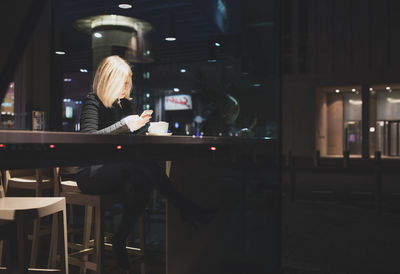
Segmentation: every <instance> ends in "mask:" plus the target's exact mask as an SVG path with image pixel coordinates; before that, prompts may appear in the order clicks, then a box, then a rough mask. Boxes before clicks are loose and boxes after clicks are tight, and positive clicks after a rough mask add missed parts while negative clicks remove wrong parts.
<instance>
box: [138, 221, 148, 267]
mask: <svg viewBox="0 0 400 274" xmlns="http://www.w3.org/2000/svg"><path fill="white" fill-rule="evenodd" d="M145 236H146V234H145V231H144V220H143V217H140V218H139V239H140V250H141V253H142V257H143V261H142V263H141V264H140V273H141V274H146V257H145V248H146V247H145V244H146V243H145V241H146V238H145Z"/></svg>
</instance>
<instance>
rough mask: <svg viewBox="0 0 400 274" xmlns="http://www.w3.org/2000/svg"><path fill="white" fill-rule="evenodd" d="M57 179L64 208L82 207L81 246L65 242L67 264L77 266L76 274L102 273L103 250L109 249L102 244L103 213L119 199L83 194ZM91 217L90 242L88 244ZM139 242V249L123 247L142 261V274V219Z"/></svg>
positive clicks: (142, 271)
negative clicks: (78, 270)
mask: <svg viewBox="0 0 400 274" xmlns="http://www.w3.org/2000/svg"><path fill="white" fill-rule="evenodd" d="M58 178H59V180H60V185H61V193H60V196H62V197H65V198H66V203H67V204H68V205H74V206H84V207H85V219H84V228H83V237H82V239H83V240H82V243H81V244H79V243H74V242H69V244H68V246H69V248H70V249H71V250H72V252H71V253H70V254H69V263H70V264H71V265H75V266H78V267H79V268H80V273H86V271H87V270H92V271H95V272H96V273H104V269H103V263H104V250H111V249H112V244H111V243H105V241H104V238H105V237H104V211H105V210H106V209H107V208H111V206H112V205H114V204H115V203H117V202H118V201H119V197H118V196H117V195H94V194H85V193H82V192H81V191H80V189H79V188H78V185H77V183H76V182H75V181H62V180H61V177H60V176H58ZM93 213H94V233H93V234H94V235H93V238H94V239H93V240H91V230H92V222H93ZM71 231H73V230H71ZM71 238H72V237H71ZM139 238H140V243H139V248H134V247H128V246H127V247H126V249H127V252H128V254H133V255H138V256H140V258H141V259H142V262H141V266H140V269H141V274H145V273H146V269H145V260H144V253H145V236H144V223H143V218H142V217H141V218H140V219H139ZM89 255H94V261H93V262H91V261H89V258H88V256H89Z"/></svg>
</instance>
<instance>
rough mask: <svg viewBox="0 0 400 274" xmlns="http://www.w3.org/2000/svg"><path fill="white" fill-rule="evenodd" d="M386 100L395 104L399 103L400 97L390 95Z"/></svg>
mask: <svg viewBox="0 0 400 274" xmlns="http://www.w3.org/2000/svg"><path fill="white" fill-rule="evenodd" d="M386 100H387V101H388V102H389V103H393V104H398V103H400V99H397V98H391V97H388V98H386Z"/></svg>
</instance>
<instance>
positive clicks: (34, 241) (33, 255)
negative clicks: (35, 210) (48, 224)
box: [29, 219, 40, 268]
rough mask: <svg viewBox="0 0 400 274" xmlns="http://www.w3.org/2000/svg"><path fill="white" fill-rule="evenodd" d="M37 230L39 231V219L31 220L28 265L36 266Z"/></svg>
mask: <svg viewBox="0 0 400 274" xmlns="http://www.w3.org/2000/svg"><path fill="white" fill-rule="evenodd" d="M39 232H40V219H35V220H33V232H32V248H31V259H30V262H29V267H32V268H34V267H36V261H37V253H38V250H39Z"/></svg>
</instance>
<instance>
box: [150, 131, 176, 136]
mask: <svg viewBox="0 0 400 274" xmlns="http://www.w3.org/2000/svg"><path fill="white" fill-rule="evenodd" d="M146 135H147V136H171V135H172V132H168V133H151V132H146Z"/></svg>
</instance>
